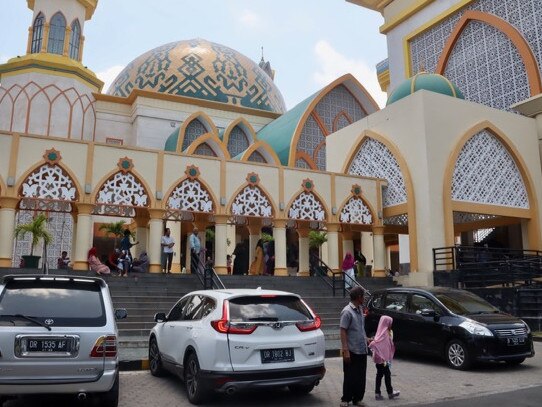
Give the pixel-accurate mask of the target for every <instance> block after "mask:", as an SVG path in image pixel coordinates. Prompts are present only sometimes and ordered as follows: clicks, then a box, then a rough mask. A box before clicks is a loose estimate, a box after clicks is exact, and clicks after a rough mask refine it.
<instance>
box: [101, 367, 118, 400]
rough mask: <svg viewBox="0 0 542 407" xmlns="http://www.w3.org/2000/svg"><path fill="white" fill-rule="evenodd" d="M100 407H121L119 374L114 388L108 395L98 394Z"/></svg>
mask: <svg viewBox="0 0 542 407" xmlns="http://www.w3.org/2000/svg"><path fill="white" fill-rule="evenodd" d="M98 405H99V406H100V407H117V406H118V405H119V374H118V372H117V376H116V377H115V383H113V387H111V390H109V391H108V392H106V393H99V394H98Z"/></svg>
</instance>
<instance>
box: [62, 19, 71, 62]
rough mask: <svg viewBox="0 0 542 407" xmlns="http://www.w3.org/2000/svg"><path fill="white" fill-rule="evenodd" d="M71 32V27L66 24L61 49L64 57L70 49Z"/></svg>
mask: <svg viewBox="0 0 542 407" xmlns="http://www.w3.org/2000/svg"><path fill="white" fill-rule="evenodd" d="M71 33H72V28H71V27H70V26H66V31H65V32H64V49H63V50H62V55H64V56H65V57H67V56H68V52H69V50H70V37H71Z"/></svg>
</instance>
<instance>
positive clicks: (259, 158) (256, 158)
mask: <svg viewBox="0 0 542 407" xmlns="http://www.w3.org/2000/svg"><path fill="white" fill-rule="evenodd" d="M247 161H250V162H253V163H263V164H268V162H267V160H266V159H265V158H264V156H263V155H262V154H261V153H260V152H259V151H254V152H253V153H252V154H250V157H248V160H247Z"/></svg>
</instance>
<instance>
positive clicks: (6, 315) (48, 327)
mask: <svg viewBox="0 0 542 407" xmlns="http://www.w3.org/2000/svg"><path fill="white" fill-rule="evenodd" d="M0 318H21V319H26V320H27V321H30V322H33V323H34V324H36V325H39V326H42V327H44V328H45V329H47V330H48V331H50V330H51V327H50V326H49V325H45V324H44V323H43V322H40V321H38V320H37V319H34V318H32V317H27V316H26V315H23V314H13V315H9V314H2V315H0Z"/></svg>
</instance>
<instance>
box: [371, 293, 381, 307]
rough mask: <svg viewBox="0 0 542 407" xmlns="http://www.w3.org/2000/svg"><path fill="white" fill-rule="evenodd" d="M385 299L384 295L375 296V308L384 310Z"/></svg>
mask: <svg viewBox="0 0 542 407" xmlns="http://www.w3.org/2000/svg"><path fill="white" fill-rule="evenodd" d="M383 298H384V294H375V295H373V298H372V299H371V305H372V306H373V307H374V308H382V306H383V305H384V301H382V300H383Z"/></svg>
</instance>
